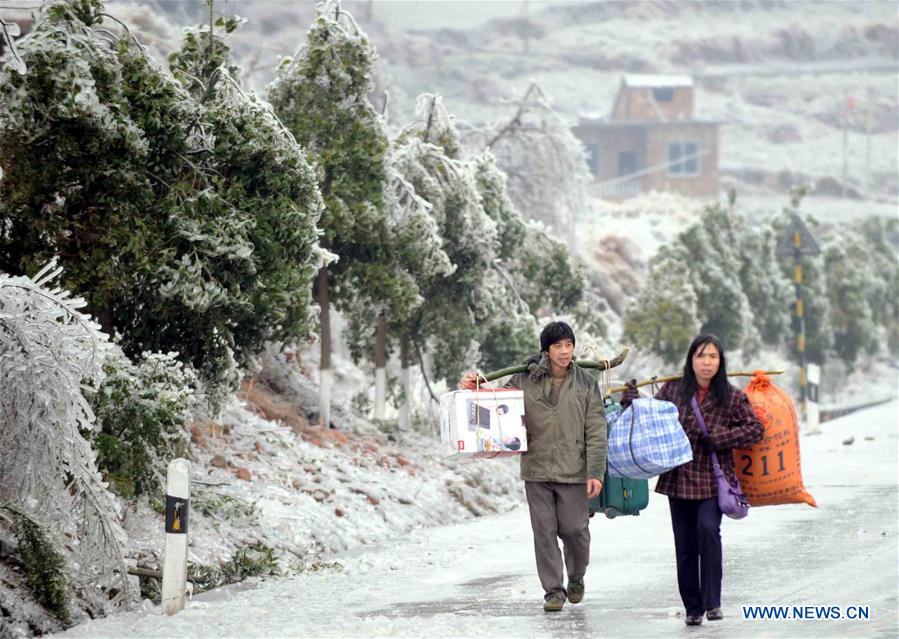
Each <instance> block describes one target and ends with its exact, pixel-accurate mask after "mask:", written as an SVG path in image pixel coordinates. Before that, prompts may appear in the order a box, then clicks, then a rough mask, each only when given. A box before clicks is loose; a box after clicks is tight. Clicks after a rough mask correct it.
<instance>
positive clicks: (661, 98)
mask: <svg viewBox="0 0 899 639" xmlns="http://www.w3.org/2000/svg"><path fill="white" fill-rule="evenodd" d="M652 97H654V98H655V99H656V102H671V101H672V100H673V99H674V87H653V89H652Z"/></svg>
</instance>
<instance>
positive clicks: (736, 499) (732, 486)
mask: <svg viewBox="0 0 899 639" xmlns="http://www.w3.org/2000/svg"><path fill="white" fill-rule="evenodd" d="M690 406H692V407H693V414H694V415H696V421H697V422H698V423H699V429H700V430H701V431H702V434H703V435H706V436H708V434H709V431H708V429H707V428H706V427H705V420H704V419H703V418H702V411H700V410H699V403H698V402H697V401H696V398H695V397H693V399H691V400H690ZM711 452H712V466H713V467H714V469H715V481H716V482H717V483H718V508H720V509H721V512H722V513H724V514H725V515H727V516H728V517H730V518H731V519H743V517H745V516H746V515H748V514H749V499H748V498H747V497H746V493H744V492H743V489H742V488H741V487H740V480H739V479H737V478H736V477H734V480H733V482H731V481H730V480H729V479H728V478H727V476H726V475H725V474H724V471H723V470H721V464H719V463H718V455H716V454H715V451H714V450H713V451H711Z"/></svg>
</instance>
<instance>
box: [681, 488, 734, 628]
mask: <svg viewBox="0 0 899 639" xmlns="http://www.w3.org/2000/svg"><path fill="white" fill-rule="evenodd" d="M668 504H669V506H670V507H671V528H672V529H673V530H674V551H675V554H676V555H677V586H678V589H679V590H680V596H681V599H682V600H683V602H684V608H685V609H686V611H687V614H688V615H702V613H704V612H705V611H706V610H711V609H712V608H720V607H721V578H722V576H723V573H724V568H723V563H722V553H721V509H720V508H718V498H717V497H712V498H711V499H677V498H675V497H669V498H668Z"/></svg>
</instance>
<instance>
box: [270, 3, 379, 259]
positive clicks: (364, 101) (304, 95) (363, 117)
mask: <svg viewBox="0 0 899 639" xmlns="http://www.w3.org/2000/svg"><path fill="white" fill-rule="evenodd" d="M335 14H336V15H335ZM341 16H342V17H341ZM344 19H346V20H350V19H349V17H348V15H347V14H346V13H345V12H341V11H340V9H339V8H338V7H337V6H336V5H335V4H333V3H328V4H326V5H324V7H323V8H322V9H321V11H320V14H319V16H318V18H317V19H316V20H315V22H314V23H313V25H312V27H311V28H310V30H309V33H308V34H307V43H306V45H305V46H304V47H303V48H302V49H301V50H300V52H299V53H298V54H297V56H296V57H295V58H286V59H284V60H283V61H282V63H281V66H280V67H279V69H278V76H277V79H276V80H275V82H274V83H273V84H272V85H271V87H270V90H269V95H268V98H269V102H270V103H271V104H272V106H273V107H274V109H275V113H277V115H278V117H279V118H281V121H282V122H284V124H285V125H286V126H287V128H288V129H289V130H290V132H291V133H292V134H293V136H294V137H295V138H296V140H297V142H299V143H300V144H301V145H302V146H303V147H304V148H305V149H307V151H308V152H309V154H310V156H311V157H312V158H313V159H314V160H315V162H316V167H317V171H318V182H319V185H320V188H321V193H322V196H323V198H324V201H325V212H324V214H323V215H322V219H321V225H322V229H323V230H324V240H325V244H326V245H327V247H328V249H329V250H331V251H333V252H335V253H336V254H337V255H339V256H340V257H341V259H340V261H338V262H337V263H336V264H334V265H332V267H331V270H332V272H334V273H340V272H341V271H342V270H343V269H344V268H345V267H344V265H345V264H349V263H355V262H362V263H368V264H377V259H376V258H377V257H378V255H377V252H376V248H377V247H378V246H380V245H382V244H383V243H384V240H386V237H385V233H386V214H385V206H384V188H385V185H386V181H387V168H386V154H387V149H388V138H387V133H386V129H385V127H384V123H383V121H382V119H381V117H380V116H379V115H378V114H377V112H376V111H375V110H374V107H373V106H372V105H371V103H370V102H369V101H368V97H367V96H368V94H369V93H370V92H371V90H372V89H373V84H372V80H371V72H372V66H373V64H374V61H375V59H376V56H375V51H374V48H373V47H372V46H371V45H370V44H369V42H368V40H367V39H366V38H365V36H364V34H362V33H361V32H359V31H358V30H357V28H356V27H355V23H351V24H350V25H349V26H346V25H345V22H344ZM346 258H349V259H346Z"/></svg>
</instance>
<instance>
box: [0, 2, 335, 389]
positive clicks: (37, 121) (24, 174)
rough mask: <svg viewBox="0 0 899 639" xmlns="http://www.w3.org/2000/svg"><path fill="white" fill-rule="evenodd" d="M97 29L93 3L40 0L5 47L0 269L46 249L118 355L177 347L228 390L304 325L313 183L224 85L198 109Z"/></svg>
mask: <svg viewBox="0 0 899 639" xmlns="http://www.w3.org/2000/svg"><path fill="white" fill-rule="evenodd" d="M107 24H110V25H111V26H113V28H115V25H116V24H117V23H116V22H115V21H114V20H111V19H110V18H109V17H108V16H107V15H106V14H105V13H104V10H103V6H102V4H101V3H100V2H99V1H98V0H53V1H52V2H49V3H48V4H47V5H46V6H45V7H44V8H43V10H42V13H41V16H40V19H39V20H38V22H37V24H36V26H35V29H34V30H33V31H32V32H31V33H30V34H29V35H28V36H26V37H25V38H23V39H22V40H21V41H20V42H18V43H17V45H18V49H19V52H20V54H21V56H22V59H23V60H24V61H25V63H26V65H27V67H28V71H27V73H25V74H22V73H19V72H18V71H17V70H15V69H13V68H9V67H3V69H0V167H2V169H3V171H4V172H5V175H4V177H3V179H2V180H0V221H2V226H0V270H4V271H6V272H9V273H12V274H22V273H25V272H29V271H30V270H34V269H35V267H36V266H38V265H40V264H41V263H43V262H44V261H46V260H47V259H49V258H50V257H52V256H54V255H59V259H60V263H61V264H62V265H64V266H65V267H66V270H65V273H64V275H63V277H64V281H63V283H64V285H65V286H66V288H67V289H70V290H73V291H74V292H76V293H78V294H81V295H83V296H84V297H85V299H86V300H87V301H88V304H89V310H90V312H91V313H92V314H93V315H94V316H96V317H97V318H98V319H99V320H100V323H101V325H102V326H103V328H104V330H105V331H106V332H108V333H110V334H112V333H113V332H116V333H118V334H120V336H121V341H120V344H121V346H122V348H123V350H124V351H125V352H126V354H127V355H128V356H130V357H138V356H139V355H140V353H142V352H143V351H155V352H169V351H176V352H178V353H180V356H181V358H182V360H183V361H185V362H186V363H189V364H191V365H193V366H194V367H195V368H196V369H197V370H198V371H200V372H201V374H202V376H203V378H204V380H205V381H206V382H207V385H209V386H211V387H216V386H220V385H222V384H225V385H227V384H228V383H231V382H233V381H234V374H233V373H234V363H235V358H236V359H237V360H238V361H240V360H244V359H246V357H248V356H250V355H252V353H253V352H254V351H255V350H256V349H257V348H258V347H259V346H260V345H261V343H262V341H264V340H265V339H270V338H277V337H278V336H281V335H285V334H287V335H294V334H295V333H296V332H297V331H298V330H301V326H303V325H305V317H306V314H307V307H308V299H309V296H308V293H307V288H308V286H307V282H308V279H309V273H310V262H311V261H313V260H314V259H316V258H315V256H314V255H313V250H314V242H315V220H316V217H317V215H318V210H319V207H320V199H319V197H318V195H317V194H316V192H315V188H316V185H315V182H314V179H313V176H312V174H311V171H310V169H309V167H308V165H307V163H306V161H305V159H304V157H303V155H302V152H301V150H300V149H299V147H298V146H297V145H296V143H295V141H294V140H293V139H292V138H291V136H290V135H289V134H287V133H286V132H284V131H283V129H282V128H281V127H280V125H278V123H277V122H276V121H275V119H274V118H273V117H272V116H271V114H270V112H269V111H268V110H267V109H265V108H264V107H263V106H262V105H260V104H259V103H257V102H256V101H254V100H252V99H251V98H247V97H246V96H243V95H241V94H240V93H239V92H238V91H237V89H236V88H234V86H233V83H231V82H227V81H222V82H219V83H218V84H217V85H215V86H209V85H208V84H207V85H206V87H207V89H211V90H212V91H211V92H212V95H211V96H209V97H208V100H207V101H206V103H205V104H201V102H200V101H198V100H197V99H196V98H195V97H194V96H192V95H191V93H190V92H189V91H188V90H186V89H185V88H183V87H182V85H181V84H180V83H179V82H178V81H176V80H175V79H174V78H173V77H171V75H170V74H168V73H167V72H165V71H164V70H163V69H161V68H160V67H159V66H158V65H157V64H156V63H155V62H154V61H153V60H152V59H150V58H149V57H148V56H147V54H146V52H145V50H144V49H143V48H142V47H141V46H140V45H139V43H138V42H137V41H136V40H135V39H134V38H133V37H131V36H130V35H129V34H128V33H124V34H123V35H121V36H120V35H116V34H114V33H112V32H111V31H109V30H108V29H107V28H105V26H104V25H107ZM194 75H195V76H196V75H202V73H197V74H194ZM226 76H227V73H225V72H223V73H222V75H221V77H222V78H223V79H224V78H226ZM188 86H191V85H190V84H188ZM191 88H193V87H191Z"/></svg>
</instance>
